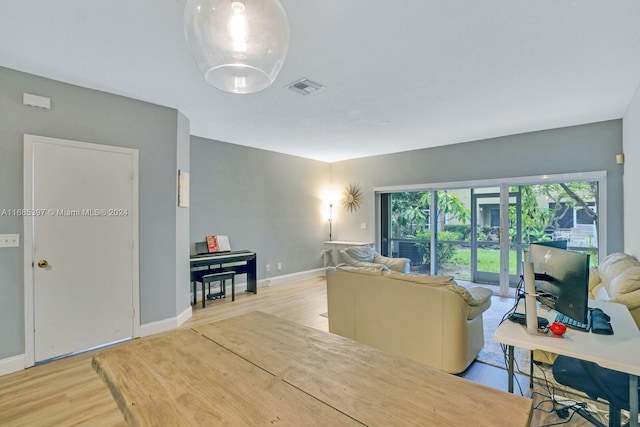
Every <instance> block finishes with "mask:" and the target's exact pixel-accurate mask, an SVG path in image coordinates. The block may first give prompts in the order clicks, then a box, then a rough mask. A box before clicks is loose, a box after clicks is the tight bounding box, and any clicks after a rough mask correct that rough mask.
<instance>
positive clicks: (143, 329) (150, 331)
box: [140, 306, 192, 337]
mask: <svg viewBox="0 0 640 427" xmlns="http://www.w3.org/2000/svg"><path fill="white" fill-rule="evenodd" d="M191 315H192V310H191V306H189V307H187V308H186V309H185V310H184V311H183V312H182V313H180V314H178V315H177V316H176V317H170V318H168V319H164V320H159V321H157V322H151V323H145V324H144V325H140V336H141V337H147V336H149V335H155V334H159V333H160V332H166V331H170V330H172V329H176V328H177V327H179V326H180V325H182V324H183V323H184V322H185V321H187V319H189V318H190V317H191Z"/></svg>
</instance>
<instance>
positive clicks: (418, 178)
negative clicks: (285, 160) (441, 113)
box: [331, 120, 624, 252]
mask: <svg viewBox="0 0 640 427" xmlns="http://www.w3.org/2000/svg"><path fill="white" fill-rule="evenodd" d="M620 152H622V121H621V120H613V121H607V122H601V123H593V124H587V125H582V126H573V127H567V128H561V129H551V130H545V131H540V132H531V133H527V134H521V135H511V136H506V137H501V138H493V139H487V140H482V141H475V142H471V143H462V144H456V145H448V146H442V147H436V148H428V149H423V150H416V151H410V152H404V153H397V154H391V155H385V156H375V157H368V158H363V159H355V160H349V161H344V162H337V163H333V164H332V166H331V177H332V186H333V187H334V188H337V189H343V188H344V187H345V186H347V185H348V184H349V183H351V182H353V183H357V184H359V185H360V187H361V188H362V191H363V194H364V198H363V201H362V207H361V208H360V209H359V210H358V211H356V212H353V213H347V212H344V211H343V212H341V216H340V218H339V220H336V223H335V230H336V239H337V240H358V241H360V240H373V239H374V237H375V235H374V232H375V228H374V221H375V207H374V204H375V203H374V188H376V187H385V186H395V185H408V184H416V185H417V184H429V183H444V182H456V181H473V180H482V179H495V178H508V177H526V176H535V175H543V174H561V173H576V172H590V171H601V170H606V171H607V250H608V252H618V251H622V250H623V245H624V233H623V191H622V190H623V189H622V178H623V168H622V167H621V166H619V165H617V164H616V163H615V155H616V154H618V153H620ZM362 223H367V224H368V225H370V226H368V227H367V229H366V230H362V229H361V224H362Z"/></svg>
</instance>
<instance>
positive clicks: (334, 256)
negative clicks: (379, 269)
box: [324, 240, 374, 267]
mask: <svg viewBox="0 0 640 427" xmlns="http://www.w3.org/2000/svg"><path fill="white" fill-rule="evenodd" d="M373 245H374V244H373V242H351V241H348V240H329V241H327V242H324V248H325V250H330V251H331V260H332V261H331V262H332V264H333V265H330V266H329V265H325V267H335V266H336V265H338V260H339V259H340V258H339V257H338V251H339V250H340V249H345V248H349V247H351V246H371V247H373Z"/></svg>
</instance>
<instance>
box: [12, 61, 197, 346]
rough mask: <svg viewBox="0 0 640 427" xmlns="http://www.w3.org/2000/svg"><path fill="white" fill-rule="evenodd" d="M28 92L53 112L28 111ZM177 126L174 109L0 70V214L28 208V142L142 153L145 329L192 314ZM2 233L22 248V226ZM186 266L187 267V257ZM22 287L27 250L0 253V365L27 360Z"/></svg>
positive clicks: (182, 129)
mask: <svg viewBox="0 0 640 427" xmlns="http://www.w3.org/2000/svg"><path fill="white" fill-rule="evenodd" d="M23 92H27V93H32V94H36V95H41V96H47V97H50V98H51V99H52V108H51V110H42V109H37V108H33V107H27V106H24V105H23V104H22V94H23ZM178 122H179V118H178V113H177V111H176V110H174V109H170V108H165V107H160V106H157V105H152V104H148V103H144V102H140V101H136V100H132V99H127V98H124V97H121V96H116V95H112V94H108V93H104V92H99V91H94V90H89V89H85V88H81V87H77V86H72V85H68V84H65V83H61V82H57V81H53V80H49V79H45V78H41V77H37V76H33V75H30V74H25V73H21V72H18V71H14V70H10V69H7V68H2V67H0V210H1V209H3V208H6V209H11V208H21V207H22V206H23V201H22V198H23V187H22V181H23V167H22V158H23V151H22V150H23V148H22V146H23V142H22V141H23V134H33V135H42V136H48V137H54V138H63V139H70V140H76V141H85V142H92V143H97V144H107V145H115V146H122V147H130V148H136V149H138V150H139V161H140V163H139V173H140V177H139V185H140V187H139V194H140V217H139V218H140V227H139V230H140V239H139V242H140V301H141V302H140V304H141V309H140V318H141V323H142V324H145V323H149V322H154V321H159V320H163V319H168V318H172V317H175V316H176V314H177V312H180V311H183V310H185V309H186V308H188V307H189V303H188V298H187V299H186V301H184V300H185V298H184V296H183V297H182V299H183V301H184V302H183V303H182V304H176V292H177V291H176V287H177V286H183V287H185V288H187V290H186V291H184V292H188V276H186V277H185V280H184V283H181V284H178V285H177V284H176V277H177V270H176V269H177V267H176V266H177V258H178V254H177V251H176V247H177V242H176V234H177V229H180V230H181V232H182V233H183V234H185V235H187V234H188V218H185V219H181V220H177V218H176V217H177V213H176V205H175V203H176V196H175V194H176V173H177V172H176V171H177V167H178V166H179V165H178V161H177V155H178V154H177V153H178V143H181V144H188V134H189V130H188V126H186V127H185V125H184V123H182V121H181V125H180V126H179V123H178ZM178 133H182V134H184V135H183V136H180V137H179V138H177V137H176V135H178ZM187 158H188V152H187ZM180 164H181V165H187V166H188V159H187V160H181V163H180ZM0 233H18V234H20V240H21V241H22V238H23V221H22V218H16V217H6V216H4V217H0ZM90 250H95V251H96V253H97V254H98V253H99V247H97V246H96V248H92V249H90ZM182 258H183V259H184V261H182V263H184V262H187V263H188V255H187V253H186V250H185V252H184V254H183V255H182ZM180 268H181V269H183V270H184V266H182V265H181V267H180ZM23 282H24V279H23V247H22V245H21V247H20V248H0V359H2V358H5V357H9V356H14V355H19V354H22V353H24V302H23V299H24V283H23ZM97 303H99V302H97Z"/></svg>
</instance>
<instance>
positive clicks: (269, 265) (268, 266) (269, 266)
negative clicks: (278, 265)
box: [267, 264, 271, 273]
mask: <svg viewBox="0 0 640 427" xmlns="http://www.w3.org/2000/svg"><path fill="white" fill-rule="evenodd" d="M270 271H271V264H267V273H268V272H270Z"/></svg>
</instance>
